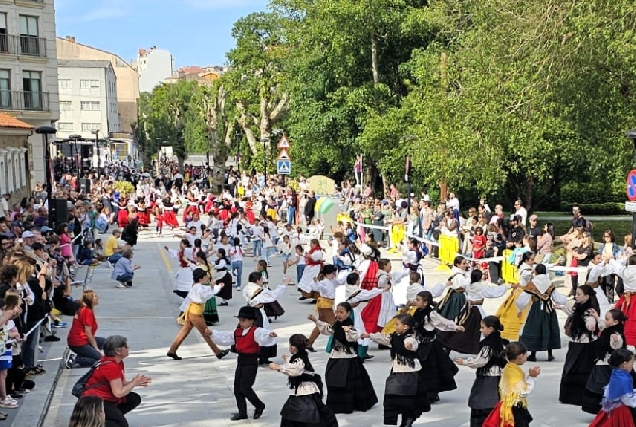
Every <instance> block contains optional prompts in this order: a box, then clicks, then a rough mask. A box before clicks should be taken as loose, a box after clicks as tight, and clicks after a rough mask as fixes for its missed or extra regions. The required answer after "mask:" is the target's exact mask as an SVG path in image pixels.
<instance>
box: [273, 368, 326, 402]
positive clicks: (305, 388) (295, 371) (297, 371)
mask: <svg viewBox="0 0 636 427" xmlns="http://www.w3.org/2000/svg"><path fill="white" fill-rule="evenodd" d="M280 373H281V374H285V375H287V376H288V377H299V376H301V375H302V374H304V373H307V374H313V372H310V371H305V362H303V361H302V360H301V359H296V360H295V361H294V362H293V363H290V362H285V364H284V365H281V367H280ZM315 393H320V389H319V388H318V386H317V385H316V383H314V382H311V381H305V382H302V383H300V385H299V386H298V389H296V388H293V389H291V390H290V391H289V394H290V395H292V396H309V395H312V394H315Z"/></svg>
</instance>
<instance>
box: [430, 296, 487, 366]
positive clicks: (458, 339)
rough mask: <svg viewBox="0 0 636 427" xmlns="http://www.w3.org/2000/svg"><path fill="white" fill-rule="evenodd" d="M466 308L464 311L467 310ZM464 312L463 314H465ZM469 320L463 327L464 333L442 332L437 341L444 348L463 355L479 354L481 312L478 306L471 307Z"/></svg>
mask: <svg viewBox="0 0 636 427" xmlns="http://www.w3.org/2000/svg"><path fill="white" fill-rule="evenodd" d="M466 307H468V306H465V308H464V310H466ZM464 310H462V313H461V314H463V312H464ZM468 310H470V311H469V313H468V318H467V319H466V321H465V322H464V324H463V325H462V326H463V327H464V328H465V329H466V330H465V331H464V332H440V333H438V334H437V339H438V340H439V342H440V344H441V345H442V346H443V347H446V348H449V349H451V350H455V351H456V352H458V353H463V354H477V353H479V339H480V338H481V312H480V311H479V307H478V306H474V305H473V306H471V307H470V309H468Z"/></svg>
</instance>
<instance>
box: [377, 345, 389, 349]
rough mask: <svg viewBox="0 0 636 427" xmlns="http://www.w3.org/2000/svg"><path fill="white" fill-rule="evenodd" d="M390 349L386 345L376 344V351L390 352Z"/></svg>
mask: <svg viewBox="0 0 636 427" xmlns="http://www.w3.org/2000/svg"><path fill="white" fill-rule="evenodd" d="M390 349H391V347H389V346H388V345H382V344H378V350H390Z"/></svg>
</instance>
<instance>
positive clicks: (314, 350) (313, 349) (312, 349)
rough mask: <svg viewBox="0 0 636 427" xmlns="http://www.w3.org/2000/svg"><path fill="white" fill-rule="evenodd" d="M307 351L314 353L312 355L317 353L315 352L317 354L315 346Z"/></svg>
mask: <svg viewBox="0 0 636 427" xmlns="http://www.w3.org/2000/svg"><path fill="white" fill-rule="evenodd" d="M307 351H310V352H312V353H315V352H316V349H315V348H314V346H313V345H312V346H309V347H307Z"/></svg>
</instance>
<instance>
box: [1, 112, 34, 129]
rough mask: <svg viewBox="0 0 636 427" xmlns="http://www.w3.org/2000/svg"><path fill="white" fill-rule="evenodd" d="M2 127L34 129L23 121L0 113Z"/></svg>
mask: <svg viewBox="0 0 636 427" xmlns="http://www.w3.org/2000/svg"><path fill="white" fill-rule="evenodd" d="M0 127H2V128H18V129H33V126H31V125H30V124H28V123H24V122H23V121H22V120H18V119H16V118H15V117H13V116H10V115H8V114H6V113H0Z"/></svg>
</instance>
